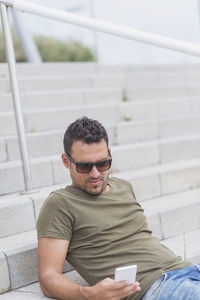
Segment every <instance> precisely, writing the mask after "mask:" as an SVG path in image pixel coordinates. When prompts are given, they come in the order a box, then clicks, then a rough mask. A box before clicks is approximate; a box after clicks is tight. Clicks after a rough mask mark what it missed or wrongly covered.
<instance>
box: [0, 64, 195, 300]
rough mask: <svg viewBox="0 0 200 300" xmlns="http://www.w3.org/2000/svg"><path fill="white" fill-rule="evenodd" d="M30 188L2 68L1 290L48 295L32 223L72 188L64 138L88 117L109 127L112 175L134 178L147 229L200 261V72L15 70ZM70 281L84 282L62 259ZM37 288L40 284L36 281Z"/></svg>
mask: <svg viewBox="0 0 200 300" xmlns="http://www.w3.org/2000/svg"><path fill="white" fill-rule="evenodd" d="M17 71H18V75H19V84H20V94H21V98H22V105H23V110H24V121H25V128H26V133H27V141H28V150H29V156H30V163H31V175H32V181H33V190H32V191H30V192H29V193H26V192H24V180H23V173H22V166H21V161H20V155H19V147H18V141H17V136H16V125H15V119H14V113H13V108H12V100H11V93H10V86H9V80H8V71H7V66H6V65H5V64H0V194H1V196H0V228H1V230H0V293H1V292H3V291H7V290H9V289H10V288H11V289H13V290H14V291H12V292H10V293H6V294H3V295H1V297H2V300H3V299H4V300H6V299H16V298H17V297H20V299H23V297H24V299H28V300H29V299H42V298H43V296H42V294H41V292H40V290H39V286H38V283H34V282H37V280H38V278H37V255H36V249H37V238H36V231H35V224H36V219H37V216H38V213H39V209H40V207H41V204H42V202H43V201H44V199H45V198H46V197H47V196H48V194H49V192H50V191H51V190H53V189H56V188H59V187H61V186H62V187H63V186H65V185H66V183H70V178H69V174H68V173H67V171H66V169H64V167H63V166H62V163H61V160H60V153H62V151H63V150H62V138H63V134H64V131H65V129H66V127H67V125H69V123H71V122H72V121H73V120H75V119H76V118H78V117H80V116H83V115H87V116H89V117H92V118H95V119H98V120H100V121H101V122H102V123H103V124H104V125H105V127H106V129H107V130H108V133H109V136H110V142H111V148H112V156H113V167H112V170H111V172H112V174H113V175H116V176H118V177H121V178H125V179H127V180H129V181H130V182H131V183H132V184H133V187H134V190H135V194H136V196H137V199H138V200H139V201H140V202H141V204H142V206H143V208H144V210H145V214H146V216H147V219H148V222H149V226H150V227H151V229H152V230H153V233H154V235H155V236H157V237H158V238H159V239H160V240H161V242H162V243H163V244H164V245H166V246H168V247H170V248H171V249H172V250H173V251H175V253H177V254H178V255H181V256H182V257H185V256H186V257H187V259H189V260H191V261H192V262H194V263H199V262H200V251H199V249H200V217H199V215H200V86H199V79H200V66H149V67H146V66H141V67H138V66H137V67H136V66H101V65H96V64H94V63H45V64H42V65H31V64H28V65H27V64H19V65H17ZM63 271H64V272H65V276H67V277H69V278H72V279H73V280H74V281H76V282H80V283H81V284H85V282H84V281H83V279H82V278H80V276H79V275H78V274H77V272H76V271H74V270H72V267H71V266H70V265H69V264H68V263H66V265H65V266H64V270H63ZM32 283H34V284H33V285H32Z"/></svg>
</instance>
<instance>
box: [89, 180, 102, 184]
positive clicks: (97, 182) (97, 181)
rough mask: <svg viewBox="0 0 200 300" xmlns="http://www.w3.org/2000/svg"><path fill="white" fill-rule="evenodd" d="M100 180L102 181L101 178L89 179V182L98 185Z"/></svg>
mask: <svg viewBox="0 0 200 300" xmlns="http://www.w3.org/2000/svg"><path fill="white" fill-rule="evenodd" d="M100 182H101V179H93V180H88V183H89V184H92V185H98V184H99V183H100Z"/></svg>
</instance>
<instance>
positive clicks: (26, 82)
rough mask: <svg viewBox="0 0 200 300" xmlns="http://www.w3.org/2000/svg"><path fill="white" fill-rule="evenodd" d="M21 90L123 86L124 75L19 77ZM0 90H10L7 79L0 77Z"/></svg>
mask: <svg viewBox="0 0 200 300" xmlns="http://www.w3.org/2000/svg"><path fill="white" fill-rule="evenodd" d="M18 83H19V90H20V91H21V92H30V91H35V90H36V91H41V90H55V89H75V88H76V89H82V88H101V87H102V88H105V87H124V86H125V76H124V75H115V74H113V75H112V74H110V75H93V76H86V75H85V76H84V75H83V76H80V75H78V76H77V75H74V76H46V77H44V76H37V77H20V78H19V79H18ZM0 92H1V93H3V92H4V93H5V92H6V93H8V92H11V88H10V82H9V79H6V78H3V79H2V78H0Z"/></svg>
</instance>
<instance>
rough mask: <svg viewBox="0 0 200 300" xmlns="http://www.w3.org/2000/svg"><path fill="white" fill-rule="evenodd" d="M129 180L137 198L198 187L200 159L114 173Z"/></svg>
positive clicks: (144, 198) (142, 198) (146, 197)
mask: <svg viewBox="0 0 200 300" xmlns="http://www.w3.org/2000/svg"><path fill="white" fill-rule="evenodd" d="M114 175H116V176H118V177H120V178H123V179H126V180H128V181H130V182H131V183H132V185H133V187H134V191H135V194H136V197H137V199H138V200H140V201H142V200H146V199H151V198H154V197H159V196H162V195H167V194H173V193H177V192H181V191H187V190H190V189H195V188H198V187H200V179H199V178H200V159H194V160H188V161H184V162H182V161H181V162H176V163H168V164H162V165H156V166H151V167H148V168H142V169H138V170H134V171H126V172H118V173H116V174H114Z"/></svg>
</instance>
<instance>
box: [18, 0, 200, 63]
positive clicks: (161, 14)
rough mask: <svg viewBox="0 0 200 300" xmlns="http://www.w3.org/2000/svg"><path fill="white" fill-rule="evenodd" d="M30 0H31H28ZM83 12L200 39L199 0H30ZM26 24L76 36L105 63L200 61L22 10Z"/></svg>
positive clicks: (45, 31)
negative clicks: (95, 49) (94, 49)
mask: <svg viewBox="0 0 200 300" xmlns="http://www.w3.org/2000/svg"><path fill="white" fill-rule="evenodd" d="M27 1H28V0H27ZM29 1H30V2H34V3H38V4H42V5H47V6H50V7H54V8H57V9H65V10H68V11H69V12H73V13H76V14H79V15H82V16H86V17H90V16H91V5H92V7H93V15H94V17H95V18H96V19H98V20H103V21H107V22H110V23H113V24H118V25H121V26H127V27H130V28H133V29H137V30H142V31H145V32H149V33H154V34H159V35H163V36H166V37H169V38H174V39H178V40H183V41H186V42H191V43H195V44H199V43H200V21H199V19H200V5H199V3H200V0H151V1H149V0H140V1H138V0H58V1H55V0H54V1H53V0H45V1H44V0H29ZM22 18H23V19H24V20H25V23H26V24H27V26H26V28H27V30H29V31H30V32H32V33H33V34H41V35H47V36H54V37H56V38H59V39H64V40H66V39H69V38H72V39H76V40H81V41H83V42H84V43H85V44H87V45H89V46H91V47H94V46H95V45H96V48H97V53H98V59H99V61H100V62H102V63H118V64H122V63H123V64H129V63H135V64H141V63H143V64H154V63H190V62H194V63H196V62H200V58H194V57H192V56H189V55H186V54H180V53H177V52H174V51H170V50H166V49H161V48H158V47H155V46H150V45H147V44H143V43H139V42H135V41H130V40H126V39H123V38H119V37H114V36H111V35H108V34H102V33H94V32H92V31H91V30H87V29H82V28H80V27H76V26H74V25H68V24H64V23H60V22H57V21H52V20H47V19H44V18H41V17H37V16H32V15H29V14H23V16H22Z"/></svg>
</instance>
